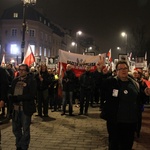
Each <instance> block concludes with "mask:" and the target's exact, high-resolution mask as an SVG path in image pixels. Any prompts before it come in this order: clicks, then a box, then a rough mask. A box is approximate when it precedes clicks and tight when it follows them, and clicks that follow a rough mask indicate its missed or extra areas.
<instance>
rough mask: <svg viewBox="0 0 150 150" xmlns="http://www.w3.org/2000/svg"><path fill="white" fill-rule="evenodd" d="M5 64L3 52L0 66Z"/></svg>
mask: <svg viewBox="0 0 150 150" xmlns="http://www.w3.org/2000/svg"><path fill="white" fill-rule="evenodd" d="M4 65H5V54H3V58H2V62H1V66H4Z"/></svg>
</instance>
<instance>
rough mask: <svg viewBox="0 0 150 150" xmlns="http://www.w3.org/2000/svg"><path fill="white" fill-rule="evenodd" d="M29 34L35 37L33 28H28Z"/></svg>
mask: <svg viewBox="0 0 150 150" xmlns="http://www.w3.org/2000/svg"><path fill="white" fill-rule="evenodd" d="M29 35H30V37H35V30H34V29H30V31H29Z"/></svg>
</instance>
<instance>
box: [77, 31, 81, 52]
mask: <svg viewBox="0 0 150 150" xmlns="http://www.w3.org/2000/svg"><path fill="white" fill-rule="evenodd" d="M81 34H82V31H78V32H76V53H78V52H79V50H78V43H79V42H78V36H80V35H81Z"/></svg>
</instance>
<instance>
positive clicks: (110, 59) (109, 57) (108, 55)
mask: <svg viewBox="0 0 150 150" xmlns="http://www.w3.org/2000/svg"><path fill="white" fill-rule="evenodd" d="M107 57H108V60H109V62H112V57H111V49H110V50H109V51H108V53H107Z"/></svg>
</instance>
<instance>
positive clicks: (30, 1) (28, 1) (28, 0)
mask: <svg viewBox="0 0 150 150" xmlns="http://www.w3.org/2000/svg"><path fill="white" fill-rule="evenodd" d="M22 2H23V23H22V43H21V49H22V52H21V63H22V62H23V59H24V48H25V32H26V27H27V26H26V7H27V6H28V5H29V4H32V5H35V4H36V0H22Z"/></svg>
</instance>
